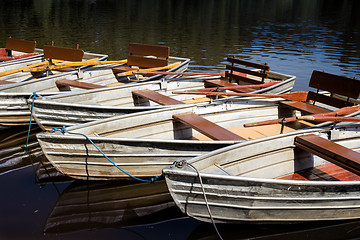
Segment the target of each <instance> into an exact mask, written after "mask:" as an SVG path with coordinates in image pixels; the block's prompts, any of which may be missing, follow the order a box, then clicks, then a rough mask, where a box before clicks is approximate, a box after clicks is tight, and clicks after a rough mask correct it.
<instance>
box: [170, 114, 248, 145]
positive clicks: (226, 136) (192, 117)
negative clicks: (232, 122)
mask: <svg viewBox="0 0 360 240" xmlns="http://www.w3.org/2000/svg"><path fill="white" fill-rule="evenodd" d="M173 118H174V120H177V121H180V122H182V123H184V124H186V125H188V126H191V127H192V128H194V129H195V130H197V131H199V132H200V133H202V134H204V135H205V136H207V137H209V138H211V139H213V140H219V141H221V140H244V138H243V137H240V136H239V135H237V134H235V133H233V132H231V131H229V130H227V129H226V128H223V127H221V126H219V125H217V124H216V123H213V122H211V121H209V120H207V119H205V118H203V117H201V116H199V115H197V114H195V113H192V112H187V113H181V114H175V115H173Z"/></svg>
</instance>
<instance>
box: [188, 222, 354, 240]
mask: <svg viewBox="0 0 360 240" xmlns="http://www.w3.org/2000/svg"><path fill="white" fill-rule="evenodd" d="M359 225H360V222H359V221H350V222H335V223H311V224H294V225H261V224H260V225H249V224H244V225H240V226H239V225H218V230H219V232H220V234H221V236H222V237H223V238H224V239H257V240H265V239H266V240H288V239H291V240H297V239H299V240H303V239H328V240H330V239H356V238H357V237H358V236H359V235H360V228H359ZM211 227H212V226H211V225H210V224H205V223H202V224H200V225H199V226H198V227H197V228H196V229H195V230H194V231H193V232H192V233H191V234H190V236H189V237H188V240H195V239H197V240H201V239H203V240H205V239H206V240H212V239H214V240H215V239H219V237H218V235H217V234H216V233H215V231H212V229H211Z"/></svg>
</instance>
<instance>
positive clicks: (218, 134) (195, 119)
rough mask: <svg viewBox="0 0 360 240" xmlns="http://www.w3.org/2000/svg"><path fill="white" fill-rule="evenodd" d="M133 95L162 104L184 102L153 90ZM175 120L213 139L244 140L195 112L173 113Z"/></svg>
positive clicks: (135, 92) (141, 91) (136, 92)
mask: <svg viewBox="0 0 360 240" xmlns="http://www.w3.org/2000/svg"><path fill="white" fill-rule="evenodd" d="M132 93H133V95H135V96H138V97H142V98H146V99H149V100H151V101H154V102H156V103H158V104H161V105H174V104H184V103H183V102H181V101H178V100H176V99H174V98H171V97H168V96H165V95H162V94H160V93H157V92H155V91H152V90H148V89H146V90H137V91H133V92H132ZM173 119H174V120H175V121H180V122H182V123H184V124H186V125H189V126H191V127H192V128H194V129H195V130H197V131H199V132H200V133H202V134H204V135H205V136H207V137H209V138H211V139H213V140H243V139H244V138H242V137H240V136H239V135H237V134H235V133H233V132H231V131H229V130H227V129H225V128H223V127H221V126H219V125H217V124H215V123H213V122H211V121H209V120H207V119H205V118H203V117H201V116H199V115H197V114H195V113H192V112H187V113H183V114H175V115H173Z"/></svg>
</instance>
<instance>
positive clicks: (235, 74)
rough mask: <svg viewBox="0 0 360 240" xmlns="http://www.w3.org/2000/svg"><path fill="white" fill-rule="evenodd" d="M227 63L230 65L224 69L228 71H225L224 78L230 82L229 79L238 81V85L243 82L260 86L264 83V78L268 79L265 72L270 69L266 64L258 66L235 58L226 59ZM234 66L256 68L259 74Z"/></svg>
mask: <svg viewBox="0 0 360 240" xmlns="http://www.w3.org/2000/svg"><path fill="white" fill-rule="evenodd" d="M227 61H228V62H230V63H231V65H226V69H227V70H230V71H227V72H226V73H225V77H227V78H229V79H230V80H231V79H233V80H236V81H238V83H239V82H244V83H247V84H258V83H259V84H260V83H263V82H264V81H265V78H268V77H269V74H268V73H267V72H268V71H269V70H270V67H269V66H268V65H267V64H266V63H265V64H258V63H253V62H249V61H245V60H241V59H237V58H235V57H233V58H227ZM235 64H239V65H243V66H246V67H251V68H257V69H260V72H259V71H253V70H249V69H244V68H242V67H238V66H235ZM239 73H242V74H239ZM249 76H252V77H258V78H261V81H259V80H256V79H253V78H250V77H249Z"/></svg>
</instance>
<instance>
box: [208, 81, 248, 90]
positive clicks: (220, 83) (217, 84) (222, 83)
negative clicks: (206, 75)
mask: <svg viewBox="0 0 360 240" xmlns="http://www.w3.org/2000/svg"><path fill="white" fill-rule="evenodd" d="M205 84H206V87H232V86H238V84H236V83H231V82H228V81H224V80H221V79H211V80H205ZM231 91H234V92H242V93H247V92H252V91H255V89H254V88H242V89H232V90H231Z"/></svg>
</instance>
